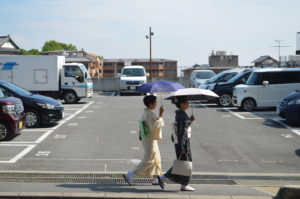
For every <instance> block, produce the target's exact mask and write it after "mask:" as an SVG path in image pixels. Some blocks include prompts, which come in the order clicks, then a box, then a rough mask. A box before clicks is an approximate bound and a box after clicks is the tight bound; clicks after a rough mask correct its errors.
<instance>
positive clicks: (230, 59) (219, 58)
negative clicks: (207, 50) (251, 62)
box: [208, 51, 239, 67]
mask: <svg viewBox="0 0 300 199" xmlns="http://www.w3.org/2000/svg"><path fill="white" fill-rule="evenodd" d="M208 65H209V66H211V67H219V66H229V67H237V66H238V65H239V57H238V55H226V51H216V52H214V51H213V52H212V53H211V55H210V56H209V58H208Z"/></svg>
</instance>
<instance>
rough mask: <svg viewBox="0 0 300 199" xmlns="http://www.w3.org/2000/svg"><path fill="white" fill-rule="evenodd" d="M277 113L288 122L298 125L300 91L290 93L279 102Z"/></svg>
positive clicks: (299, 122)
mask: <svg viewBox="0 0 300 199" xmlns="http://www.w3.org/2000/svg"><path fill="white" fill-rule="evenodd" d="M277 113H278V114H279V116H280V117H282V118H284V119H286V120H288V121H291V122H294V123H298V124H300V91H299V90H296V91H294V92H291V93H290V94H288V95H287V96H286V97H284V98H283V99H282V100H280V101H279V103H278V105H277Z"/></svg>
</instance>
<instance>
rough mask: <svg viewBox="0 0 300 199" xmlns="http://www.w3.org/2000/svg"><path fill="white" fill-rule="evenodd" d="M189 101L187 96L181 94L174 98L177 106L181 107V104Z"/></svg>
mask: <svg viewBox="0 0 300 199" xmlns="http://www.w3.org/2000/svg"><path fill="white" fill-rule="evenodd" d="M187 101H188V99H187V97H185V96H179V97H175V98H173V99H172V103H173V104H175V105H176V107H177V108H180V105H181V104H182V103H185V102H187Z"/></svg>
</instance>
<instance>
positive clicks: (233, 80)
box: [228, 72, 249, 84]
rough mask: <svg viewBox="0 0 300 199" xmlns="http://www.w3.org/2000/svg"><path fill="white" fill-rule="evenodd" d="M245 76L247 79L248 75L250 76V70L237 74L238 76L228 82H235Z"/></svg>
mask: <svg viewBox="0 0 300 199" xmlns="http://www.w3.org/2000/svg"><path fill="white" fill-rule="evenodd" d="M243 77H245V79H246V80H247V77H249V72H242V73H239V74H237V75H236V76H234V77H233V78H231V79H230V80H229V81H228V83H230V84H233V83H235V82H237V81H239V80H240V79H242V78H243Z"/></svg>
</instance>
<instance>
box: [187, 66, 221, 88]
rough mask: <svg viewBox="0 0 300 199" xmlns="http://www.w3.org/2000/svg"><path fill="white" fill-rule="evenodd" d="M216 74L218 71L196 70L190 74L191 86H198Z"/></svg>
mask: <svg viewBox="0 0 300 199" xmlns="http://www.w3.org/2000/svg"><path fill="white" fill-rule="evenodd" d="M215 75H216V73H215V72H214V71H212V70H194V71H193V72H192V74H191V76H190V87H192V88H198V86H199V85H200V84H203V83H205V81H207V80H208V79H210V78H212V77H213V76H215Z"/></svg>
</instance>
